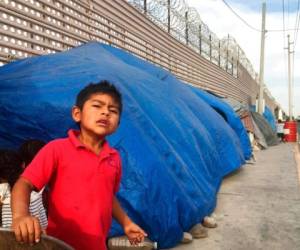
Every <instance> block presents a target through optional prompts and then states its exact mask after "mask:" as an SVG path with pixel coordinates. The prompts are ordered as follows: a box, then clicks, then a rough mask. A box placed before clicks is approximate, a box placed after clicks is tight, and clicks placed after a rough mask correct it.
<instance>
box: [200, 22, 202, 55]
mask: <svg viewBox="0 0 300 250" xmlns="http://www.w3.org/2000/svg"><path fill="white" fill-rule="evenodd" d="M199 53H200V55H201V53H202V35H201V24H200V25H199Z"/></svg>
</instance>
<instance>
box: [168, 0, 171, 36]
mask: <svg viewBox="0 0 300 250" xmlns="http://www.w3.org/2000/svg"><path fill="white" fill-rule="evenodd" d="M170 30H171V0H168V33H170Z"/></svg>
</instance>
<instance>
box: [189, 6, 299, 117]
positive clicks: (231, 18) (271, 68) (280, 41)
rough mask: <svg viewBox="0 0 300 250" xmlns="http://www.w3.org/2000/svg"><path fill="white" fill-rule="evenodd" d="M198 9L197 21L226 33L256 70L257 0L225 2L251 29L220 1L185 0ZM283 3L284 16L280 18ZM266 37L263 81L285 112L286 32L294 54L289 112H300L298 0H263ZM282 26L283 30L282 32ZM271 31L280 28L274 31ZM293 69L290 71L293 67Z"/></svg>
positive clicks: (218, 32) (257, 38)
mask: <svg viewBox="0 0 300 250" xmlns="http://www.w3.org/2000/svg"><path fill="white" fill-rule="evenodd" d="M185 2H186V3H187V4H188V5H189V6H190V7H194V8H196V9H197V10H198V12H199V14H200V18H201V20H202V21H203V22H204V23H205V24H207V25H208V27H209V29H210V30H211V31H212V32H214V33H215V34H216V35H217V36H218V38H223V37H226V36H227V35H228V34H230V35H231V36H232V37H234V38H235V40H236V41H237V43H238V44H239V45H240V47H241V48H242V49H243V51H244V52H245V54H246V56H247V58H248V59H249V60H250V61H251V63H252V65H253V68H254V70H255V71H256V72H258V73H259V64H260V41H261V32H259V31H257V30H261V21H262V15H261V8H262V1H261V0H252V1H249V0H226V1H225V2H226V3H227V4H228V5H229V6H230V7H231V8H232V9H233V10H234V11H235V12H236V13H237V14H238V15H239V16H240V17H241V18H242V19H244V20H245V21H246V22H247V23H248V24H249V25H250V26H251V27H253V28H255V29H257V30H254V29H252V28H250V27H249V26H248V25H246V24H245V23H244V22H243V21H241V20H240V19H239V18H238V17H237V16H236V15H235V14H234V13H233V12H232V11H231V10H230V9H229V8H228V6H226V4H225V3H224V2H223V1H222V0H185ZM283 2H284V13H285V14H284V18H283ZM266 10H267V12H266V30H267V31H268V30H269V31H268V32H267V33H266V40H265V64H264V67H265V70H264V82H265V85H266V87H267V88H268V89H269V91H270V92H271V94H272V96H273V97H274V98H275V100H276V101H277V102H278V103H279V104H280V105H281V107H282V108H283V110H284V111H285V112H286V113H287V114H288V113H289V108H288V107H289V104H288V53H287V49H285V48H287V46H288V45H287V44H288V43H287V35H288V34H290V41H291V42H294V43H293V44H291V46H292V48H293V50H294V54H291V55H292V57H291V62H292V64H293V66H294V67H292V73H293V74H292V76H293V77H292V78H293V98H292V102H293V115H294V116H295V117H296V116H299V115H300V70H297V69H299V67H300V37H299V36H300V35H299V33H300V32H298V34H297V35H296V37H297V39H295V31H294V30H290V31H287V29H295V27H297V26H296V16H297V10H298V0H285V1H284V0H266ZM283 26H285V29H286V30H285V32H283V31H282V30H283ZM272 30H280V31H277V32H274V31H272ZM293 69H294V70H293Z"/></svg>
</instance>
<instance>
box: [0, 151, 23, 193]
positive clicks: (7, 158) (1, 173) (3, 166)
mask: <svg viewBox="0 0 300 250" xmlns="http://www.w3.org/2000/svg"><path fill="white" fill-rule="evenodd" d="M22 163H23V161H22V158H21V157H20V155H19V154H18V152H16V151H13V150H8V149H0V178H1V179H4V180H5V181H7V182H8V184H9V186H10V187H11V188H12V187H13V185H14V184H15V182H16V181H17V179H18V178H19V176H20V174H21V173H22V171H23V169H22Z"/></svg>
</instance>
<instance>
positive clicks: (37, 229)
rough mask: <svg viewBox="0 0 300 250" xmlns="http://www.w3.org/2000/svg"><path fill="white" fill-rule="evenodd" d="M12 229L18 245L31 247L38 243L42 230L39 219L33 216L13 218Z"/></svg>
mask: <svg viewBox="0 0 300 250" xmlns="http://www.w3.org/2000/svg"><path fill="white" fill-rule="evenodd" d="M11 227H12V229H13V231H14V233H15V236H16V240H17V241H18V242H20V243H29V244H31V245H33V244H34V243H37V242H39V241H40V237H41V233H42V229H41V226H40V222H39V219H38V218H36V217H34V216H30V215H27V216H19V217H15V218H13V222H12V226H11Z"/></svg>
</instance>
